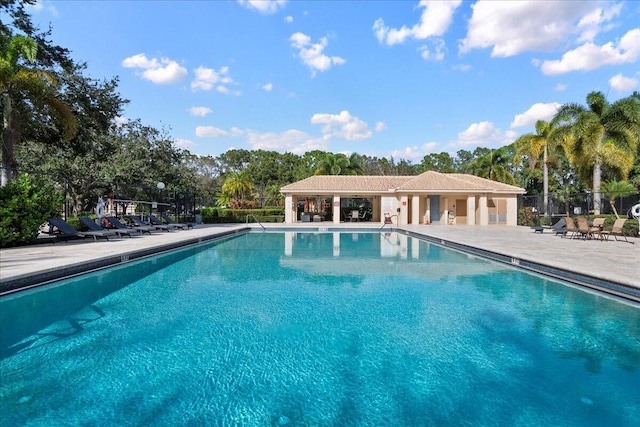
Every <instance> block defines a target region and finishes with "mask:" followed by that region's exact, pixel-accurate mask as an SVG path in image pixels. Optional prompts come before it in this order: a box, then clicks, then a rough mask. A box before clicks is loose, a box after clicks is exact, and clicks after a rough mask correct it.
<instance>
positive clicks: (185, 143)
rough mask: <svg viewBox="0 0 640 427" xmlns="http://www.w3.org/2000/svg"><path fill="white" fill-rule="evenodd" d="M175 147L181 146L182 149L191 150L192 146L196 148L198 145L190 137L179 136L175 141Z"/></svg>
mask: <svg viewBox="0 0 640 427" xmlns="http://www.w3.org/2000/svg"><path fill="white" fill-rule="evenodd" d="M173 145H174V147H176V148H179V149H181V150H190V149H192V148H194V147H195V146H196V145H198V144H196V143H195V142H193V141H191V140H189V139H183V138H177V139H176V140H175V141H174V142H173Z"/></svg>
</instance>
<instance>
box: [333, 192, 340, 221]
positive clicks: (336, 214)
mask: <svg viewBox="0 0 640 427" xmlns="http://www.w3.org/2000/svg"><path fill="white" fill-rule="evenodd" d="M333 223H334V224H340V196H336V195H334V196H333Z"/></svg>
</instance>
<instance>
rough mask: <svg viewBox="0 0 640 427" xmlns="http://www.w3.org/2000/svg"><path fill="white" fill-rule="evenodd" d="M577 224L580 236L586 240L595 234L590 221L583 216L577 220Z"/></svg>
mask: <svg viewBox="0 0 640 427" xmlns="http://www.w3.org/2000/svg"><path fill="white" fill-rule="evenodd" d="M576 222H577V223H578V234H579V235H580V237H582V238H583V239H584V240H587V239H591V238H592V237H593V234H592V232H591V227H590V226H589V221H587V218H585V217H583V216H579V217H577V218H576Z"/></svg>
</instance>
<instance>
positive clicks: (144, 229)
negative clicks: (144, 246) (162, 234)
mask: <svg viewBox="0 0 640 427" xmlns="http://www.w3.org/2000/svg"><path fill="white" fill-rule="evenodd" d="M105 218H106V219H107V221H108V222H109V224H110V225H111V227H113V228H115V229H117V230H131V231H134V232H136V233H149V234H151V232H152V231H156V230H157V229H156V228H155V227H152V226H150V225H140V226H138V227H128V226H127V225H126V224H123V223H122V222H120V220H119V219H118V218H116V217H115V216H105Z"/></svg>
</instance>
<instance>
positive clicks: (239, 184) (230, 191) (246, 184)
mask: <svg viewBox="0 0 640 427" xmlns="http://www.w3.org/2000/svg"><path fill="white" fill-rule="evenodd" d="M252 192H253V183H252V182H251V178H250V177H249V175H248V174H247V173H244V172H232V173H231V174H229V176H228V177H227V179H226V180H225V181H224V184H222V193H223V194H224V195H227V196H231V198H232V199H233V200H235V201H236V202H238V204H241V202H242V201H243V200H244V199H245V198H246V197H248V196H250V195H251V193H252Z"/></svg>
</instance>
